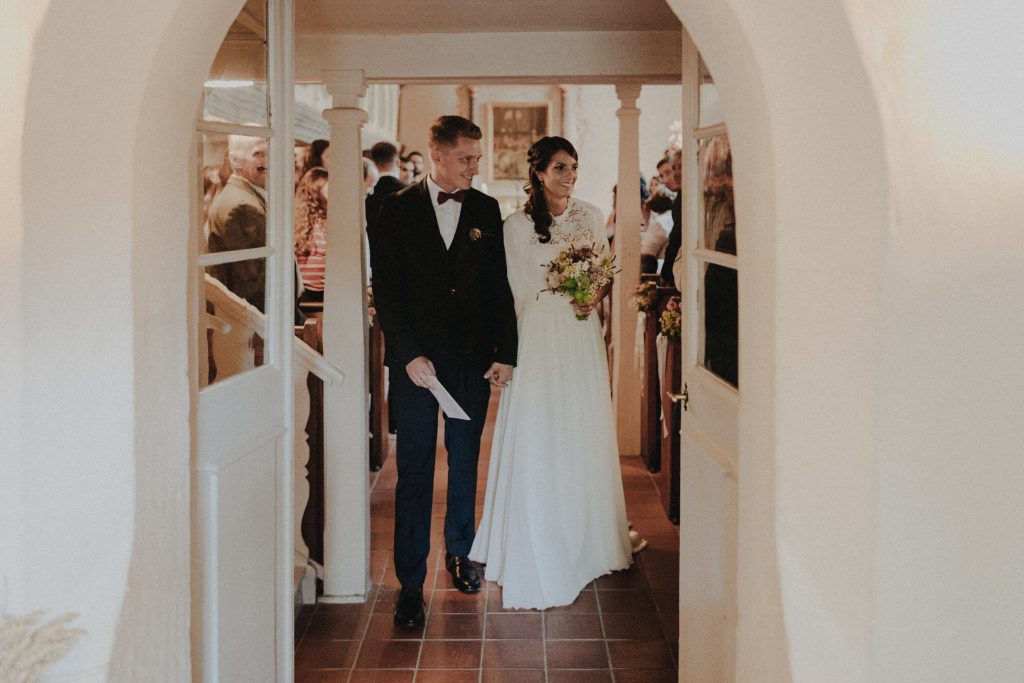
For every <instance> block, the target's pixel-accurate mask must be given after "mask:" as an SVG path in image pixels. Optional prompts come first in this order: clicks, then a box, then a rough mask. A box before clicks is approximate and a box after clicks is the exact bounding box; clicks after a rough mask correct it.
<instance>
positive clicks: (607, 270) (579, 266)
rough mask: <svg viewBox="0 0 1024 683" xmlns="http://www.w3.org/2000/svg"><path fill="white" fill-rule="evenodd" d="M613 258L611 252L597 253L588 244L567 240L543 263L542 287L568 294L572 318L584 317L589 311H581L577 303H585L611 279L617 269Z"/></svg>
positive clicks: (588, 303)
mask: <svg viewBox="0 0 1024 683" xmlns="http://www.w3.org/2000/svg"><path fill="white" fill-rule="evenodd" d="M614 261H615V257H614V256H608V255H605V254H603V253H599V252H598V251H597V250H596V249H594V247H593V246H592V245H589V244H586V245H583V246H579V247H577V246H574V245H571V244H570V245H569V246H568V247H566V248H565V249H564V250H562V253H560V254H559V255H558V256H557V257H556V258H555V259H554V260H553V261H551V262H550V263H548V264H547V269H548V274H547V277H546V278H545V283H546V284H547V290H546V291H549V292H554V293H555V294H562V295H563V296H567V297H569V298H570V299H571V300H572V302H573V304H574V308H576V319H577V320H586V319H587V318H589V317H590V312H589V311H585V312H581V311H580V309H579V307H580V306H589V305H590V304H591V303H592V301H593V298H594V295H595V294H596V293H597V292H598V290H600V289H601V288H602V287H604V286H605V285H607V284H610V283H611V281H612V280H613V279H614V276H615V273H617V272H618V270H619V269H618V268H615V267H614V266H613V265H612V264H613V262H614Z"/></svg>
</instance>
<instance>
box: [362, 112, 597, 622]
mask: <svg viewBox="0 0 1024 683" xmlns="http://www.w3.org/2000/svg"><path fill="white" fill-rule="evenodd" d="M481 137H482V133H481V131H480V128H479V127H477V126H476V124H474V123H473V122H472V121H469V120H468V119H465V118H462V117H461V116H441V117H439V118H438V119H437V120H435V121H434V123H433V125H432V126H431V128H430V160H431V162H432V170H431V172H430V174H429V175H427V176H426V177H425V178H424V179H423V180H422V181H420V182H419V183H417V184H416V185H412V186H410V187H408V188H406V189H404V190H401V191H400V192H398V193H396V194H394V195H392V196H390V197H388V198H387V199H386V200H385V201H384V205H383V208H382V210H381V213H380V216H379V217H378V219H377V220H376V221H375V222H374V223H372V224H371V226H370V251H371V256H372V262H373V292H374V303H375V306H376V309H377V319H378V320H379V321H380V324H381V329H382V330H383V332H384V339H385V342H386V345H387V351H386V357H387V364H388V366H389V368H390V369H391V389H392V391H393V392H394V393H395V394H396V395H397V397H398V401H399V410H398V436H397V437H396V451H395V452H396V462H397V466H398V483H397V485H396V487H395V543H394V548H395V555H394V559H395V573H396V575H397V576H398V580H399V582H400V584H401V586H402V590H401V592H400V593H399V596H398V601H397V604H396V605H395V613H394V621H395V624H397V625H399V626H406V627H412V626H422V625H423V622H424V611H423V582H424V579H425V578H426V575H427V557H428V556H429V554H430V536H431V534H430V519H431V511H432V503H433V490H434V462H435V453H436V448H437V430H438V401H437V399H436V398H435V397H434V395H433V394H432V393H431V392H430V390H429V388H430V387H434V386H436V383H440V384H441V385H443V386H444V387H445V388H446V389H447V390H448V391H449V392H450V393H451V395H452V397H453V398H454V399H455V401H456V402H457V403H458V404H459V405H460V406H461V407H462V408H463V410H465V412H466V413H467V414H468V416H469V418H470V419H469V420H460V419H456V418H453V417H450V416H448V415H445V417H444V431H445V434H444V444H445V448H446V450H447V452H448V473H447V474H448V487H447V489H448V497H447V500H446V510H445V521H444V546H445V568H446V569H447V570H448V572H449V575H450V579H451V583H452V585H453V586H454V587H455V588H457V589H458V590H460V591H462V592H463V593H476V592H478V591H479V590H480V576H479V574H478V572H477V569H476V567H474V566H473V563H472V562H470V561H469V558H468V557H467V555H468V554H469V549H470V547H471V546H472V545H473V538H474V533H475V532H474V528H475V507H476V481H477V460H478V458H479V454H480V437H481V434H482V432H483V428H484V423H485V421H486V418H487V403H488V399H489V397H490V393H491V386H495V387H505V386H507V385H508V382H509V380H510V379H511V377H512V367H513V365H514V364H515V362H516V346H517V334H516V320H515V311H514V309H513V306H512V294H511V292H510V291H509V286H508V281H507V279H506V276H505V251H504V246H503V245H504V242H503V240H502V227H501V212H500V210H499V208H498V202H497V201H495V200H494V198H492V197H488V196H487V195H485V194H483V193H481V192H479V191H478V190H475V189H473V188H472V182H473V177H474V176H476V175H477V173H479V169H480V157H481V144H480V139H481ZM606 391H607V387H606Z"/></svg>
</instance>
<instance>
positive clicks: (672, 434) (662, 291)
mask: <svg viewBox="0 0 1024 683" xmlns="http://www.w3.org/2000/svg"><path fill="white" fill-rule="evenodd" d="M678 295H679V292H678V291H676V290H675V289H674V288H672V287H659V288H658V311H659V312H658V316H659V318H660V316H661V312H662V311H664V310H665V307H666V305H667V304H668V301H669V299H671V298H672V297H673V296H678ZM680 348H681V344H680V341H679V339H678V338H676V339H669V340H667V349H666V352H665V369H664V373H663V375H662V376H661V393H660V397H661V401H660V403H661V417H662V420H663V422H662V429H661V432H660V435H661V472H660V474H659V476H658V490H659V492H660V493H661V504H662V506H663V507H664V508H665V514H667V515H668V518H669V520H671V521H672V523H673V524H678V523H679V445H680V444H679V428H680V425H681V423H680V407H681V406H680V404H679V403H678V402H677V401H674V400H673V399H672V395H678V394H679V392H680V386H681V384H682V358H681V357H680Z"/></svg>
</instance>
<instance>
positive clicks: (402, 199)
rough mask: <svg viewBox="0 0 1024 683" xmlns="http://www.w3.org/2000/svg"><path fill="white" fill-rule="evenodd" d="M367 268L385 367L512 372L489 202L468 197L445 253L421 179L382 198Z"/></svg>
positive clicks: (511, 334) (507, 303) (499, 244)
mask: <svg viewBox="0 0 1024 683" xmlns="http://www.w3.org/2000/svg"><path fill="white" fill-rule="evenodd" d="M370 260H371V264H372V267H373V298H374V306H375V307H376V310H377V318H378V320H379V321H380V324H381V329H382V330H383V331H384V338H385V340H386V343H387V362H388V365H390V366H391V367H393V368H396V369H402V370H404V368H405V366H406V365H407V364H408V363H409V361H411V360H413V359H414V358H416V357H417V356H426V357H427V358H428V359H430V360H431V361H432V362H433V363H434V364H435V365H437V364H438V363H443V364H446V365H448V366H449V367H453V366H460V365H461V366H463V367H466V368H467V369H468V370H471V371H473V372H477V371H479V372H480V373H481V374H482V373H483V372H484V370H486V369H487V368H488V367H489V366H490V364H491V363H493V362H499V363H506V364H508V365H515V363H516V353H517V348H518V335H517V333H516V316H515V308H514V306H513V302H512V292H511V290H510V289H509V285H508V276H507V275H506V271H505V244H504V239H503V237H502V222H501V212H500V211H499V210H498V202H497V201H495V200H494V198H493V197H489V196H487V195H485V194H483V193H482V192H478V191H477V190H472V189H471V190H468V191H467V192H466V195H465V199H464V201H463V204H462V212H461V214H460V216H459V225H458V228H457V230H456V232H455V237H454V239H453V240H452V244H451V248H449V249H445V245H444V240H443V239H442V237H441V231H440V229H439V228H438V225H437V217H436V215H435V214H434V206H433V204H432V202H431V200H430V196H429V194H428V189H427V181H426V179H424V180H422V181H420V182H419V183H417V184H415V185H411V186H410V187H408V188H406V189H404V190H402V191H400V192H398V193H397V194H394V195H391V196H389V197H387V198H386V199H385V201H384V205H383V208H382V210H381V212H380V215H379V217H378V220H377V221H376V222H375V223H374V224H373V226H372V227H371V229H370Z"/></svg>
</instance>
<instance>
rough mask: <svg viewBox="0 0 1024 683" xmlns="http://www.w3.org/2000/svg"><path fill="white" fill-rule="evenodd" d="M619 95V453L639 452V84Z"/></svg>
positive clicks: (615, 337) (615, 332)
mask: <svg viewBox="0 0 1024 683" xmlns="http://www.w3.org/2000/svg"><path fill="white" fill-rule="evenodd" d="M615 94H616V95H618V97H619V103H620V106H619V109H618V111H616V112H615V115H616V116H617V117H618V118H619V179H618V192H616V199H615V202H616V208H615V217H616V220H615V253H616V254H617V256H616V262H617V263H618V266H619V267H620V268H621V269H622V270H621V271H620V272H619V275H618V277H616V278H615V285H614V288H613V304H614V312H613V314H612V323H613V325H612V344H613V345H614V349H615V354H614V363H613V365H614V367H613V368H612V373H613V375H612V376H613V378H614V380H613V390H612V394H613V397H614V400H615V426H616V430H617V432H618V436H619V453H621V454H623V455H639V453H640V370H639V368H637V367H636V366H635V365H634V364H633V345H634V344H635V337H636V310H635V309H633V308H631V307H630V305H629V298H630V295H631V294H632V293H633V288H634V287H636V285H637V284H639V282H640V220H641V214H640V110H639V109H637V107H636V100H637V98H638V97H640V84H639V83H620V84H618V85H616V86H615Z"/></svg>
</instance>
